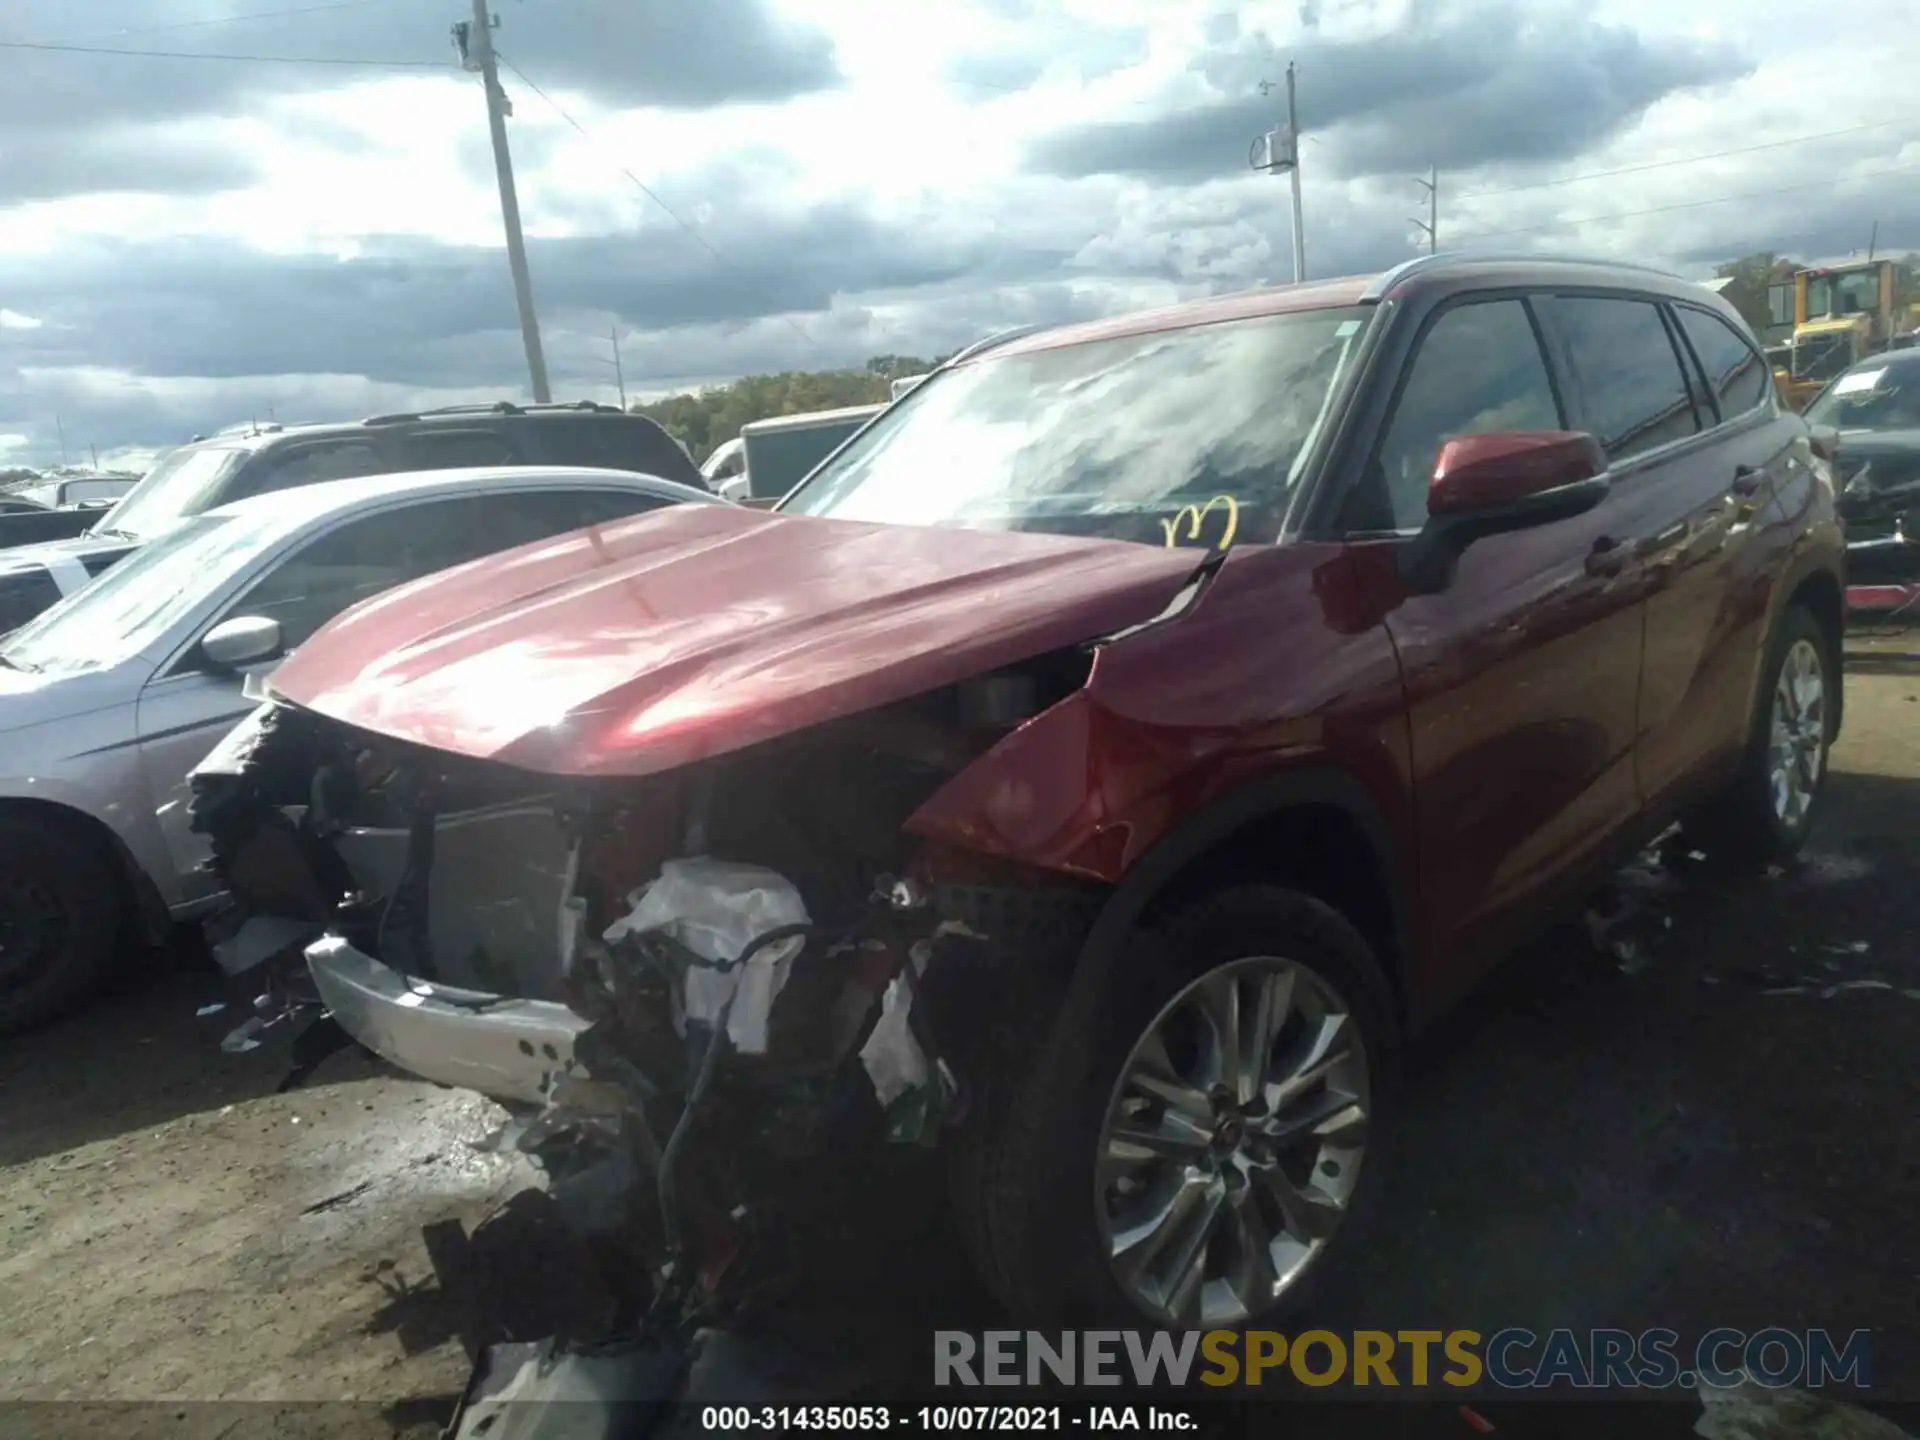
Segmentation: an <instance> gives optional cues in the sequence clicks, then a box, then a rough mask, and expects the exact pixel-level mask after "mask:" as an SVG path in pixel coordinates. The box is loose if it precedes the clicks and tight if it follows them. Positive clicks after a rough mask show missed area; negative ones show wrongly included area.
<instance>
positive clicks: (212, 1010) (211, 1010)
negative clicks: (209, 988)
mask: <svg viewBox="0 0 1920 1440" xmlns="http://www.w3.org/2000/svg"><path fill="white" fill-rule="evenodd" d="M226 1008H227V1007H226V1004H225V1002H223V1001H219V1000H216V1001H214V1003H213V1004H211V1005H202V1006H201V1007H200V1008H199V1009H198V1010H196V1011H194V1012H193V1014H194V1018H195V1019H198V1020H204V1019H206V1018H207V1016H209V1015H218V1014H219V1013H220V1012H221V1011H222V1010H224V1009H226Z"/></svg>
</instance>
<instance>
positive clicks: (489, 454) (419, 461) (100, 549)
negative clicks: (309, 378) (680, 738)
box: [0, 402, 706, 634]
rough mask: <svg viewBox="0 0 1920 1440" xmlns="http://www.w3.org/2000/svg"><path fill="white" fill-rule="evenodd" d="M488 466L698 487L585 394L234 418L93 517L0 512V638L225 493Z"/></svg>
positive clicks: (669, 455)
mask: <svg viewBox="0 0 1920 1440" xmlns="http://www.w3.org/2000/svg"><path fill="white" fill-rule="evenodd" d="M495 465H566V466H587V467H593V468H602V467H604V468H609V469H614V470H627V471H633V472H636V473H639V474H643V475H656V476H659V477H660V478H661V479H663V480H671V481H675V482H676V483H679V484H682V485H688V486H694V487H698V488H701V489H704V488H706V487H705V482H704V481H703V480H702V479H701V476H700V471H699V469H698V467H696V466H695V465H694V463H693V460H692V459H691V457H689V456H688V454H687V452H686V451H685V449H683V448H682V447H681V445H680V444H679V442H678V441H676V440H675V439H674V438H673V437H672V436H670V435H669V434H667V432H666V431H665V430H663V429H661V427H660V426H659V425H657V424H656V423H655V422H654V421H652V420H650V419H648V418H646V417H645V416H643V415H628V414H625V413H623V412H621V411H619V410H617V409H614V408H612V407H609V406H603V405H595V404H592V403H591V402H585V403H582V404H575V405H531V406H521V405H512V404H507V403H505V402H502V403H499V404H494V405H456V406H448V407H445V408H442V409H438V410H429V411H423V412H420V413H418V414H399V415H376V416H374V417H372V418H370V419H367V420H361V421H357V422H352V423H347V424H329V425H276V424H267V425H261V424H247V425H241V426H236V427H234V428H233V429H231V430H225V431H221V432H220V433H218V434H215V435H207V436H196V437H195V438H194V440H193V441H192V442H191V443H189V444H186V445H182V446H180V447H179V448H178V449H175V450H172V451H170V452H168V453H167V454H166V455H163V456H162V457H161V458H160V460H159V461H158V462H157V463H156V464H155V465H154V467H153V468H152V469H151V470H149V471H148V472H147V473H146V475H145V476H143V477H142V478H141V480H140V482H139V483H138V484H137V485H135V486H134V487H133V488H132V489H131V490H130V491H129V492H128V493H127V494H126V495H125V496H124V497H123V498H121V499H120V500H119V502H118V503H117V504H115V505H114V506H113V508H112V509H110V510H108V511H107V512H106V513H105V514H101V513H100V512H98V511H97V510H93V511H90V510H67V511H60V512H57V513H45V514H35V515H17V516H4V515H0V634H4V633H5V632H6V631H7V630H9V629H12V628H13V627H14V626H17V625H23V624H25V623H26V622H27V621H28V620H29V619H31V618H32V617H33V616H34V615H37V614H38V613H39V612H40V611H41V610H43V609H45V608H46V607H47V606H49V605H51V604H53V603H54V601H56V600H58V599H59V598H60V597H61V596H62V595H66V594H71V593H72V592H73V591H74V590H76V589H78V588H79V587H80V586H82V585H84V584H86V583H87V582H88V581H89V580H91V579H92V578H93V577H94V576H96V575H98V574H100V573H101V572H102V571H103V570H105V569H106V568H107V567H108V566H110V565H113V564H115V563H116V562H117V561H119V560H120V559H121V558H122V557H123V556H125V555H127V554H129V553H130V552H131V551H133V550H134V549H135V548H136V547H138V546H140V545H142V544H144V543H146V542H147V541H148V540H151V539H153V538H154V537H156V536H158V535H162V534H164V533H166V532H167V531H168V530H169V529H171V528H172V527H173V526H175V525H177V524H179V523H180V522H181V521H183V520H186V519H189V518H190V517H192V516H195V515H199V514H202V513H204V512H206V511H208V510H212V509H215V508H217V507H219V506H221V505H225V504H227V503H229V502H231V501H235V500H246V499H251V498H253V497H255V496H260V495H274V494H279V493H281V492H284V491H288V490H294V489H298V488H299V487H301V486H305V485H314V484H319V483H321V482H322V481H326V480H345V479H350V478H353V477H356V476H362V475H386V474H395V473H401V472H408V471H420V470H449V469H462V468H469V467H474V466H495Z"/></svg>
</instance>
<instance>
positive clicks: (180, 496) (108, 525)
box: [95, 445, 248, 539]
mask: <svg viewBox="0 0 1920 1440" xmlns="http://www.w3.org/2000/svg"><path fill="white" fill-rule="evenodd" d="M247 454H248V452H247V451H245V450H237V449H234V448H233V447H232V446H228V445H182V446H181V447H180V448H179V449H178V450H171V451H169V452H168V453H167V454H165V455H162V456H161V457H160V459H159V461H158V463H156V464H155V465H154V467H153V468H152V469H151V470H149V471H148V472H147V473H146V476H145V477H144V478H143V479H142V480H141V481H140V483H139V484H138V485H136V486H134V487H133V489H131V490H129V491H128V492H127V493H126V494H125V495H124V496H123V497H122V498H121V501H120V503H119V504H118V505H116V506H114V507H113V509H111V510H109V511H108V512H107V513H106V514H105V515H103V516H102V517H101V518H100V523H99V524H98V525H97V526H96V527H95V528H96V529H99V530H111V531H115V532H119V533H122V534H127V535H138V536H140V537H141V538H143V539H145V538H148V537H151V536H154V535H158V534H160V533H161V532H162V531H165V530H170V529H172V528H173V527H174V526H175V525H177V524H179V523H180V522H181V521H182V520H184V519H186V518H187V517H188V516H189V515H198V514H199V513H200V512H201V511H202V510H210V509H212V508H213V505H214V502H215V500H216V499H218V498H219V495H220V484H221V482H222V481H223V480H225V479H226V478H227V476H228V475H230V474H231V473H232V472H233V469H234V467H235V466H237V465H238V464H239V463H240V462H241V461H242V460H244V459H245V458H246V457H247Z"/></svg>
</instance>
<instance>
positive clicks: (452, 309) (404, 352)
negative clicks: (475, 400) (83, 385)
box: [0, 207, 1060, 385]
mask: <svg viewBox="0 0 1920 1440" xmlns="http://www.w3.org/2000/svg"><path fill="white" fill-rule="evenodd" d="M703 233H704V234H706V235H708V237H709V242H710V243H711V244H712V245H713V246H714V247H715V248H716V249H717V250H719V251H720V253H721V254H722V255H724V256H726V257H727V261H728V262H729V263H728V264H726V265H722V264H720V263H718V262H716V261H715V260H714V259H713V257H712V255H711V254H709V253H708V252H707V251H706V250H705V249H703V248H701V246H700V245H699V244H697V243H696V242H695V241H694V240H693V239H692V238H691V237H690V236H689V235H687V234H686V233H684V232H682V231H680V230H678V229H674V228H670V227H665V226H658V227H651V228H648V229H646V230H642V231H640V232H639V233H637V234H628V235H617V236H595V237H582V238H577V239H564V240H561V239H548V240H541V239H536V240H533V241H531V242H530V243H529V251H530V258H531V266H532V271H533V277H534V288H535V294H536V298H537V300H538V302H539V305H540V309H541V311H542V313H543V314H546V315H549V316H559V315H562V314H564V313H565V312H567V311H569V310H574V311H592V312H597V313H601V314H613V315H617V316H619V317H620V318H621V320H622V321H623V322H625V323H626V324H628V325H630V326H634V327H637V328H642V329H667V328H673V327H678V326H686V325H702V324H728V323H743V322H747V321H750V320H753V319H755V318H756V317H759V316H763V315H770V314H783V313H787V312H792V311H817V310H824V309H826V308H827V307H828V306H829V305H830V304H831V303H832V302H833V299H834V297H835V296H836V295H840V294H844V293H848V292H852V291H862V292H872V291H884V290H891V289H903V290H905V289H913V288H915V287H918V286H923V285H927V284H933V283H937V282H940V281H943V280H947V279H951V278H954V277H957V276H961V275H982V274H990V273H991V272H992V271H993V270H994V269H995V268H996V266H999V267H1004V266H1005V265H1006V264H1007V263H1008V262H1007V259H1006V257H1004V256H996V255H992V254H989V253H987V252H986V251H985V250H984V249H982V248H981V247H979V246H977V245H971V244H969V245H961V244H948V243H944V242H941V241H940V240H938V239H937V238H930V237H925V236H914V235H911V234H906V233H902V232H897V231H894V230H891V229H889V228H887V227H884V226H882V225H879V224H877V223H876V222H874V221H873V220H871V219H869V218H867V217H865V216H863V215H861V214H860V213H858V212H855V211H852V210H849V209H845V208H830V207H829V208H821V209H817V210H814V211H812V212H809V213H807V214H805V215H803V216H798V217H792V218H787V219H780V218H778V217H764V216H749V217H745V218H743V219H741V220H740V221H737V222H735V223H734V224H733V225H730V226H724V227H713V228H711V229H709V230H707V231H703ZM362 243H363V245H364V246H365V250H366V252H367V253H366V256H365V258H360V259H356V260H352V261H347V262H342V261H338V260H334V259H331V258H329V257H326V256H321V255H296V256H282V255H269V254H264V253H261V252H258V251H250V250H246V249H244V248H242V247H239V246H237V245H234V244H232V243H230V242H224V241H211V240H202V239H173V240H158V241H151V240H149V241H142V242H140V243H138V244H137V245H136V244H134V243H132V242H107V243H101V244H96V245H92V246H89V247H86V248H84V249H81V250H77V251H73V252H69V253H68V254H67V255H65V256H63V257H62V258H60V259H57V260H54V261H52V262H49V261H47V260H36V261H34V262H33V263H31V264H22V263H18V262H15V263H13V264H10V265H4V266H0V294H4V295H6V296H7V297H8V305H9V306H10V307H11V308H13V309H15V310H18V311H21V312H23V313H25V314H29V315H32V316H34V317H36V318H38V319H40V320H42V321H44V322H45V324H44V325H43V326H42V327H41V328H40V329H38V330H31V331H18V332H12V333H11V334H10V335H9V337H8V345H7V348H8V350H9V351H10V352H11V355H10V358H11V360H12V362H13V363H15V364H20V365H38V366H72V365H84V364H109V363H110V364H115V365H120V366H124V367H126V368H128V369H131V370H133V371H135V372H137V373H143V374H153V375H196V376H209V377H225V376H243V375H267V374H281V373H298V372H305V373H314V372H331V373H350V374H364V375H367V376H370V377H371V378H373V379H375V380H387V381H395V382H401V383H406V384H414V385H444V384H480V383H486V382H487V381H489V380H490V379H493V378H496V377H497V376H498V375H499V370H498V368H497V366H496V364H495V357H493V356H490V355H488V354H486V353H485V352H484V351H472V352H470V351H469V350H468V349H467V348H466V337H470V336H473V335H476V334H479V333H482V332H484V331H486V330H487V329H488V328H489V327H490V326H492V325H494V324H496V323H500V324H502V326H503V328H505V327H510V326H511V325H512V323H513V320H512V317H513V303H512V291H511V288H510V284H509V280H508V274H507V267H506V264H505V261H504V258H503V256H502V254H501V252H500V251H499V250H497V249H481V248H477V247H476V248H461V247H454V246H445V245H435V244H431V243H427V242H423V241H419V240H409V239H381V238H379V237H369V238H367V239H366V240H364V241H363V242H362ZM1059 258H1060V257H1059V256H1057V255H1056V256H1052V257H1046V258H1045V259H1044V260H1039V261H1037V262H1036V263H1053V264H1057V263H1058V262H1059ZM9 272H12V273H9Z"/></svg>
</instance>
